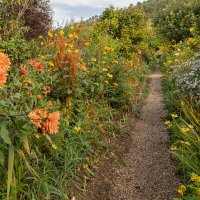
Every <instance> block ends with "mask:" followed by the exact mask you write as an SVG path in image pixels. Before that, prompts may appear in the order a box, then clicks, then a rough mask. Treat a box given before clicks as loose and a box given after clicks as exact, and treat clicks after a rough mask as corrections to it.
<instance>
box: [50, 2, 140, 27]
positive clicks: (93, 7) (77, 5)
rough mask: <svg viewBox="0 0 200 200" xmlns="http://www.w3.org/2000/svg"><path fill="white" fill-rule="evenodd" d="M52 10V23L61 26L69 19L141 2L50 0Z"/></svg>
mask: <svg viewBox="0 0 200 200" xmlns="http://www.w3.org/2000/svg"><path fill="white" fill-rule="evenodd" d="M50 1H51V4H52V7H53V10H54V23H59V25H63V24H64V23H65V21H66V20H68V21H69V20H70V19H71V18H73V19H76V20H80V19H81V18H83V19H86V18H89V17H92V16H94V15H99V14H100V13H101V12H102V11H103V10H104V9H105V8H106V7H108V6H109V5H113V6H115V7H125V6H128V5H130V4H131V3H132V4H134V5H135V4H136V3H137V2H138V1H142V0H50Z"/></svg>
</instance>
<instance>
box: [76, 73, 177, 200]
mask: <svg viewBox="0 0 200 200" xmlns="http://www.w3.org/2000/svg"><path fill="white" fill-rule="evenodd" d="M162 101H163V97H162V91H161V74H160V72H159V70H158V69H156V71H155V72H154V73H153V74H152V75H151V76H150V93H149V97H148V99H147V100H146V102H145V104H144V106H143V107H142V114H141V117H140V119H138V120H136V122H135V121H134V122H133V125H131V127H132V128H131V129H130V137H131V144H130V147H129V150H128V152H127V153H125V155H124V156H123V158H122V159H123V165H122V164H120V166H118V167H117V168H115V167H113V170H114V172H113V174H112V176H111V177H112V178H111V180H110V177H109V175H105V176H103V175H102V174H101V176H99V175H97V178H100V179H102V180H98V182H99V181H100V182H102V183H101V184H99V183H95V181H94V183H93V185H96V187H94V188H95V190H94V191H95V192H93V191H92V190H93V189H91V190H90V194H89V195H86V196H87V197H82V198H80V200H82V199H84V200H85V199H87V200H90V199H91V200H92V199H95V200H172V199H173V197H174V196H176V191H177V188H178V186H179V181H178V179H177V178H176V174H175V172H176V169H175V166H174V164H173V161H172V160H171V158H170V153H169V150H168V145H167V130H166V128H165V126H164V124H163V120H162V119H163V116H164V114H165V111H164V108H163V103H162ZM106 168H107V167H105V168H104V170H105V169H106ZM101 173H104V172H103V169H102V171H101ZM106 173H107V172H105V174H106ZM103 179H105V180H107V181H105V180H104V181H103ZM102 184H103V185H102ZM105 185H107V186H105ZM100 187H101V189H99V188H100Z"/></svg>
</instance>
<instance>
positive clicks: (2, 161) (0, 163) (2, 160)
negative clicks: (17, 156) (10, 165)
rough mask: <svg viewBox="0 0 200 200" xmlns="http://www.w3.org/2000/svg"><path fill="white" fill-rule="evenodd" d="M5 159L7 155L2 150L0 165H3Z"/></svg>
mask: <svg viewBox="0 0 200 200" xmlns="http://www.w3.org/2000/svg"><path fill="white" fill-rule="evenodd" d="M4 161H5V157H4V154H3V152H2V151H0V165H3V164H4Z"/></svg>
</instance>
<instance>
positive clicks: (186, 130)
mask: <svg viewBox="0 0 200 200" xmlns="http://www.w3.org/2000/svg"><path fill="white" fill-rule="evenodd" d="M181 130H182V132H183V133H187V132H188V131H189V130H190V129H189V128H181Z"/></svg>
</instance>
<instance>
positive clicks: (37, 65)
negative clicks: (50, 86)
mask: <svg viewBox="0 0 200 200" xmlns="http://www.w3.org/2000/svg"><path fill="white" fill-rule="evenodd" d="M29 63H30V64H31V65H32V66H33V67H35V68H36V69H37V71H38V72H42V71H43V64H42V63H41V62H39V61H37V60H34V59H33V60H30V62H29Z"/></svg>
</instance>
